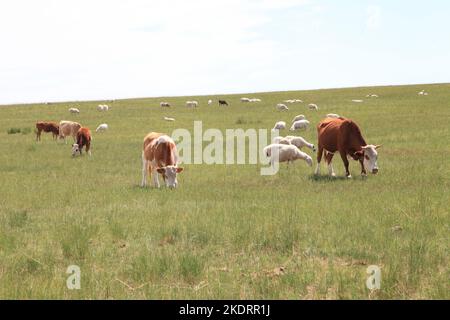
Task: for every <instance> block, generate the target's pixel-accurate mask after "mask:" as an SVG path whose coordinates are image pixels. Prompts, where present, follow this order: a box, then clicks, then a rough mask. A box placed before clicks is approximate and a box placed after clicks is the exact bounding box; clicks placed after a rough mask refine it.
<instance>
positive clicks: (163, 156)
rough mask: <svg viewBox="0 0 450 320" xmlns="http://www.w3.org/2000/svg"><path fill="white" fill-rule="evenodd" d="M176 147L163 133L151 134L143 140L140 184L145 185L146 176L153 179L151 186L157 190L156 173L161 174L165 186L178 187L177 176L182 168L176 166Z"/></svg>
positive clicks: (157, 180)
mask: <svg viewBox="0 0 450 320" xmlns="http://www.w3.org/2000/svg"><path fill="white" fill-rule="evenodd" d="M177 162H178V153H177V146H176V145H175V142H174V141H173V140H172V138H171V137H169V136H168V135H166V134H164V133H157V132H151V133H149V134H148V135H147V136H146V137H145V138H144V148H143V151H142V183H141V186H142V187H145V186H146V185H147V174H148V173H149V174H150V176H151V177H152V178H153V184H154V186H155V187H156V188H159V179H158V173H159V174H161V176H162V177H163V180H164V181H165V182H166V186H167V187H169V188H175V187H176V186H177V185H178V181H177V174H178V173H180V172H181V171H183V168H180V167H178V166H177V164H178V163H177Z"/></svg>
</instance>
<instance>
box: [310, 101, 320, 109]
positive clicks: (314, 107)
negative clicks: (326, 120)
mask: <svg viewBox="0 0 450 320" xmlns="http://www.w3.org/2000/svg"><path fill="white" fill-rule="evenodd" d="M308 108H309V109H310V110H319V107H318V106H317V104H315V103H310V104H309V105H308Z"/></svg>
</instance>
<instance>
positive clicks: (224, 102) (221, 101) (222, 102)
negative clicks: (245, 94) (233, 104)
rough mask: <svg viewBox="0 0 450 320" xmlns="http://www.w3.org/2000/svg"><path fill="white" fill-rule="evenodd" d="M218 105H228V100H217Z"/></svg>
mask: <svg viewBox="0 0 450 320" xmlns="http://www.w3.org/2000/svg"><path fill="white" fill-rule="evenodd" d="M219 106H228V102H226V101H225V100H219Z"/></svg>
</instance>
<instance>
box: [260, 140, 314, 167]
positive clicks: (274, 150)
mask: <svg viewBox="0 0 450 320" xmlns="http://www.w3.org/2000/svg"><path fill="white" fill-rule="evenodd" d="M264 154H265V155H266V156H267V157H268V158H270V164H271V165H272V166H273V165H274V163H275V162H279V163H281V162H287V163H288V164H289V163H291V162H294V161H295V160H298V159H301V160H305V161H306V163H307V164H308V165H309V166H310V167H311V166H312V158H311V157H310V156H309V155H308V154H306V153H304V152H302V151H300V150H299V149H298V148H297V147H296V146H293V145H286V144H271V145H268V146H267V147H265V148H264Z"/></svg>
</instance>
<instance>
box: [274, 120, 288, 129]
mask: <svg viewBox="0 0 450 320" xmlns="http://www.w3.org/2000/svg"><path fill="white" fill-rule="evenodd" d="M284 129H286V122H284V121H278V122H277V123H275V126H274V127H273V130H284Z"/></svg>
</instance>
